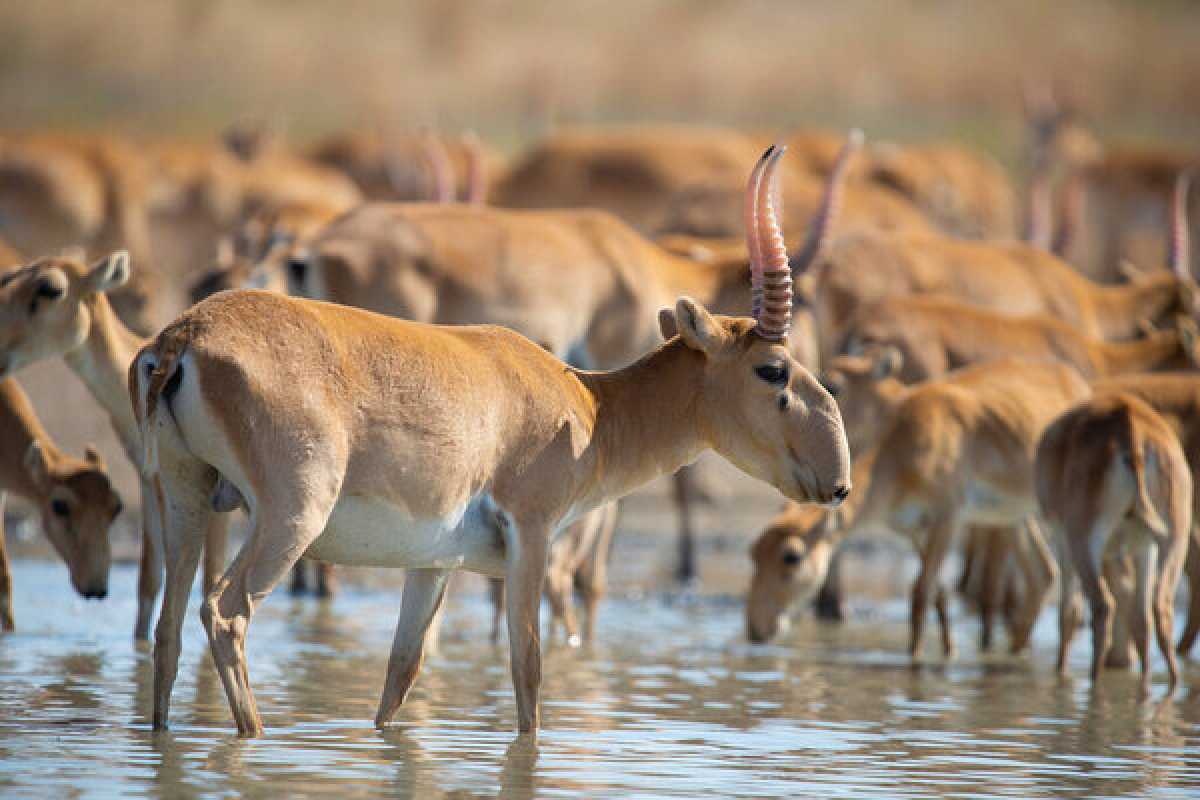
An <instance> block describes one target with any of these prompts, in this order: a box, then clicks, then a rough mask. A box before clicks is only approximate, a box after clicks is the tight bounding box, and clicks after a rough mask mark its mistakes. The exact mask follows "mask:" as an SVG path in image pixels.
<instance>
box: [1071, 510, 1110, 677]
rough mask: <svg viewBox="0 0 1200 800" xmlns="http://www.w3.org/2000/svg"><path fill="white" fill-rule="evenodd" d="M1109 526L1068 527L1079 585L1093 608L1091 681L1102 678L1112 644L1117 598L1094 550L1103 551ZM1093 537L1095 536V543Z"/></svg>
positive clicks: (1072, 558) (1072, 557)
mask: <svg viewBox="0 0 1200 800" xmlns="http://www.w3.org/2000/svg"><path fill="white" fill-rule="evenodd" d="M1108 533H1109V531H1108V530H1103V531H1101V530H1094V529H1093V530H1089V529H1088V528H1087V527H1084V528H1083V529H1082V530H1070V529H1068V530H1067V531H1066V541H1067V547H1068V548H1069V549H1070V553H1071V560H1072V562H1073V563H1074V565H1075V572H1076V574H1077V575H1078V576H1079V583H1080V586H1081V587H1082V588H1083V593H1084V595H1085V596H1086V597H1087V600H1088V604H1089V605H1090V606H1091V610H1092V673H1091V674H1092V682H1093V684H1094V683H1095V682H1096V681H1097V680H1099V678H1100V669H1101V667H1103V665H1104V657H1105V656H1106V655H1107V654H1108V648H1109V647H1110V646H1111V644H1112V616H1113V606H1114V601H1113V597H1112V593H1111V592H1109V590H1108V586H1107V583H1106V581H1105V580H1104V578H1103V577H1102V576H1101V575H1100V572H1099V570H1098V569H1097V564H1096V562H1095V561H1094V560H1093V550H1095V552H1096V553H1101V552H1103V543H1104V542H1106V541H1107V540H1108ZM1091 537H1096V539H1097V541H1096V543H1095V545H1093V546H1089V545H1092V542H1091V541H1090V540H1091Z"/></svg>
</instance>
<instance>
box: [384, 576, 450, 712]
mask: <svg viewBox="0 0 1200 800" xmlns="http://www.w3.org/2000/svg"><path fill="white" fill-rule="evenodd" d="M449 577H450V570H448V569H410V570H408V572H407V574H406V575H405V578H404V595H403V597H402V599H401V601H400V621H399V622H398V623H396V635H395V637H394V638H393V639H392V655H391V658H389V659H388V667H387V679H386V681H385V682H384V685H383V697H382V698H381V699H380V701H379V711H378V712H377V713H376V714H375V727H376V728H382V727H383V726H385V725H387V724H388V723H389V722H391V721H392V717H394V716H395V715H396V711H397V710H398V709H399V708H400V706H401V704H402V703H403V702H404V698H406V697H407V696H408V690H409V689H411V688H412V685H413V682H414V681H415V680H416V679H417V672H418V671H420V669H421V661H422V660H423V659H424V657H425V642H426V636H427V634H428V633H429V628H430V625H431V623H432V622H433V620H434V617H435V616H437V613H438V610H439V609H440V608H441V606H442V601H443V600H444V599H445V597H446V582H447V579H448V578H449Z"/></svg>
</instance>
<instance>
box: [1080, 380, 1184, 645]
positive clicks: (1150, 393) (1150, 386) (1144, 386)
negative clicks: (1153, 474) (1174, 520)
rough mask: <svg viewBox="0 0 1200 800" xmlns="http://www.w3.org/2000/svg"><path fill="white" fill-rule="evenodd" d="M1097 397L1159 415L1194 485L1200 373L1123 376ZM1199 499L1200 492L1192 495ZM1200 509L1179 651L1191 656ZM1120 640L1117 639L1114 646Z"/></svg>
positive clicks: (1106, 383) (1096, 387)
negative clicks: (1132, 400)
mask: <svg viewBox="0 0 1200 800" xmlns="http://www.w3.org/2000/svg"><path fill="white" fill-rule="evenodd" d="M1092 388H1093V391H1094V392H1095V394H1096V395H1097V396H1103V395H1105V394H1108V393H1113V392H1123V393H1125V394H1130V395H1133V396H1135V397H1137V398H1139V399H1141V400H1142V401H1143V402H1145V403H1146V404H1147V405H1149V406H1150V407H1151V408H1153V409H1154V411H1155V412H1157V413H1158V415H1159V416H1161V417H1162V418H1163V419H1165V420H1166V421H1167V422H1168V424H1170V426H1171V428H1172V430H1174V432H1175V434H1176V436H1178V437H1179V441H1180V443H1181V444H1182V445H1183V452H1184V456H1185V457H1186V458H1187V459H1188V465H1189V466H1190V468H1191V470H1192V479H1193V483H1194V482H1195V478H1196V476H1197V475H1200V374H1195V373H1190V374H1183V373H1175V374H1158V375H1124V376H1120V377H1116V378H1108V379H1105V380H1102V381H1097V382H1096V383H1094V384H1093V385H1092ZM1193 498H1194V499H1200V493H1194V494H1193ZM1198 523H1200V509H1197V508H1195V506H1194V504H1193V508H1192V543H1191V545H1190V547H1189V548H1188V555H1187V561H1186V562H1185V564H1184V569H1185V570H1186V573H1187V577H1188V600H1189V603H1188V613H1187V624H1186V626H1185V627H1184V630H1183V634H1182V635H1181V636H1180V638H1179V645H1178V647H1177V648H1176V649H1177V651H1178V652H1179V654H1180V655H1183V656H1186V655H1188V654H1189V653H1190V652H1191V650H1192V648H1193V646H1194V645H1195V643H1196V638H1197V636H1198V635H1200V524H1198ZM1120 643H1121V637H1117V638H1116V639H1115V640H1114V646H1115V645H1117V644H1120Z"/></svg>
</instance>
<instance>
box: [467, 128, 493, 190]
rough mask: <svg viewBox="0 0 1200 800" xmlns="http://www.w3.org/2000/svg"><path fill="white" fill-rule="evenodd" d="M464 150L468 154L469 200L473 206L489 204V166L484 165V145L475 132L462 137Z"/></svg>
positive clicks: (469, 132)
mask: <svg viewBox="0 0 1200 800" xmlns="http://www.w3.org/2000/svg"><path fill="white" fill-rule="evenodd" d="M462 144H463V149H464V150H465V151H466V154H467V199H466V202H467V203H469V204H471V205H473V206H482V205H484V204H486V203H487V193H488V175H487V164H486V163H484V161H485V159H484V156H483V143H482V142H480V141H479V137H478V136H476V135H475V132H474V131H467V132H466V133H464V134H463V136H462Z"/></svg>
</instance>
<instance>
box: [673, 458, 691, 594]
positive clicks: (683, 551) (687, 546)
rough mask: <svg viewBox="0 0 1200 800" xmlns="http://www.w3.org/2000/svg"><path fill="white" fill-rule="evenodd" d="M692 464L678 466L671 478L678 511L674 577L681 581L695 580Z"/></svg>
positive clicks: (689, 581)
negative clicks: (677, 550)
mask: <svg viewBox="0 0 1200 800" xmlns="http://www.w3.org/2000/svg"><path fill="white" fill-rule="evenodd" d="M693 469H694V468H693V467H692V466H690V465H689V466H685V467H680V468H679V470H678V471H677V472H676V473H675V475H674V477H673V478H672V486H673V488H674V490H675V491H674V494H675V509H676V511H677V512H678V513H679V563H678V564H677V566H676V569H675V578H676V580H678V581H680V582H681V583H691V582H692V581H694V580H696V536H695V527H694V524H693V519H692V514H693V512H694V510H695V505H696V503H695V496H696V491H695V486H694V483H695V480H696V476H695V473H694V472H693Z"/></svg>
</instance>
